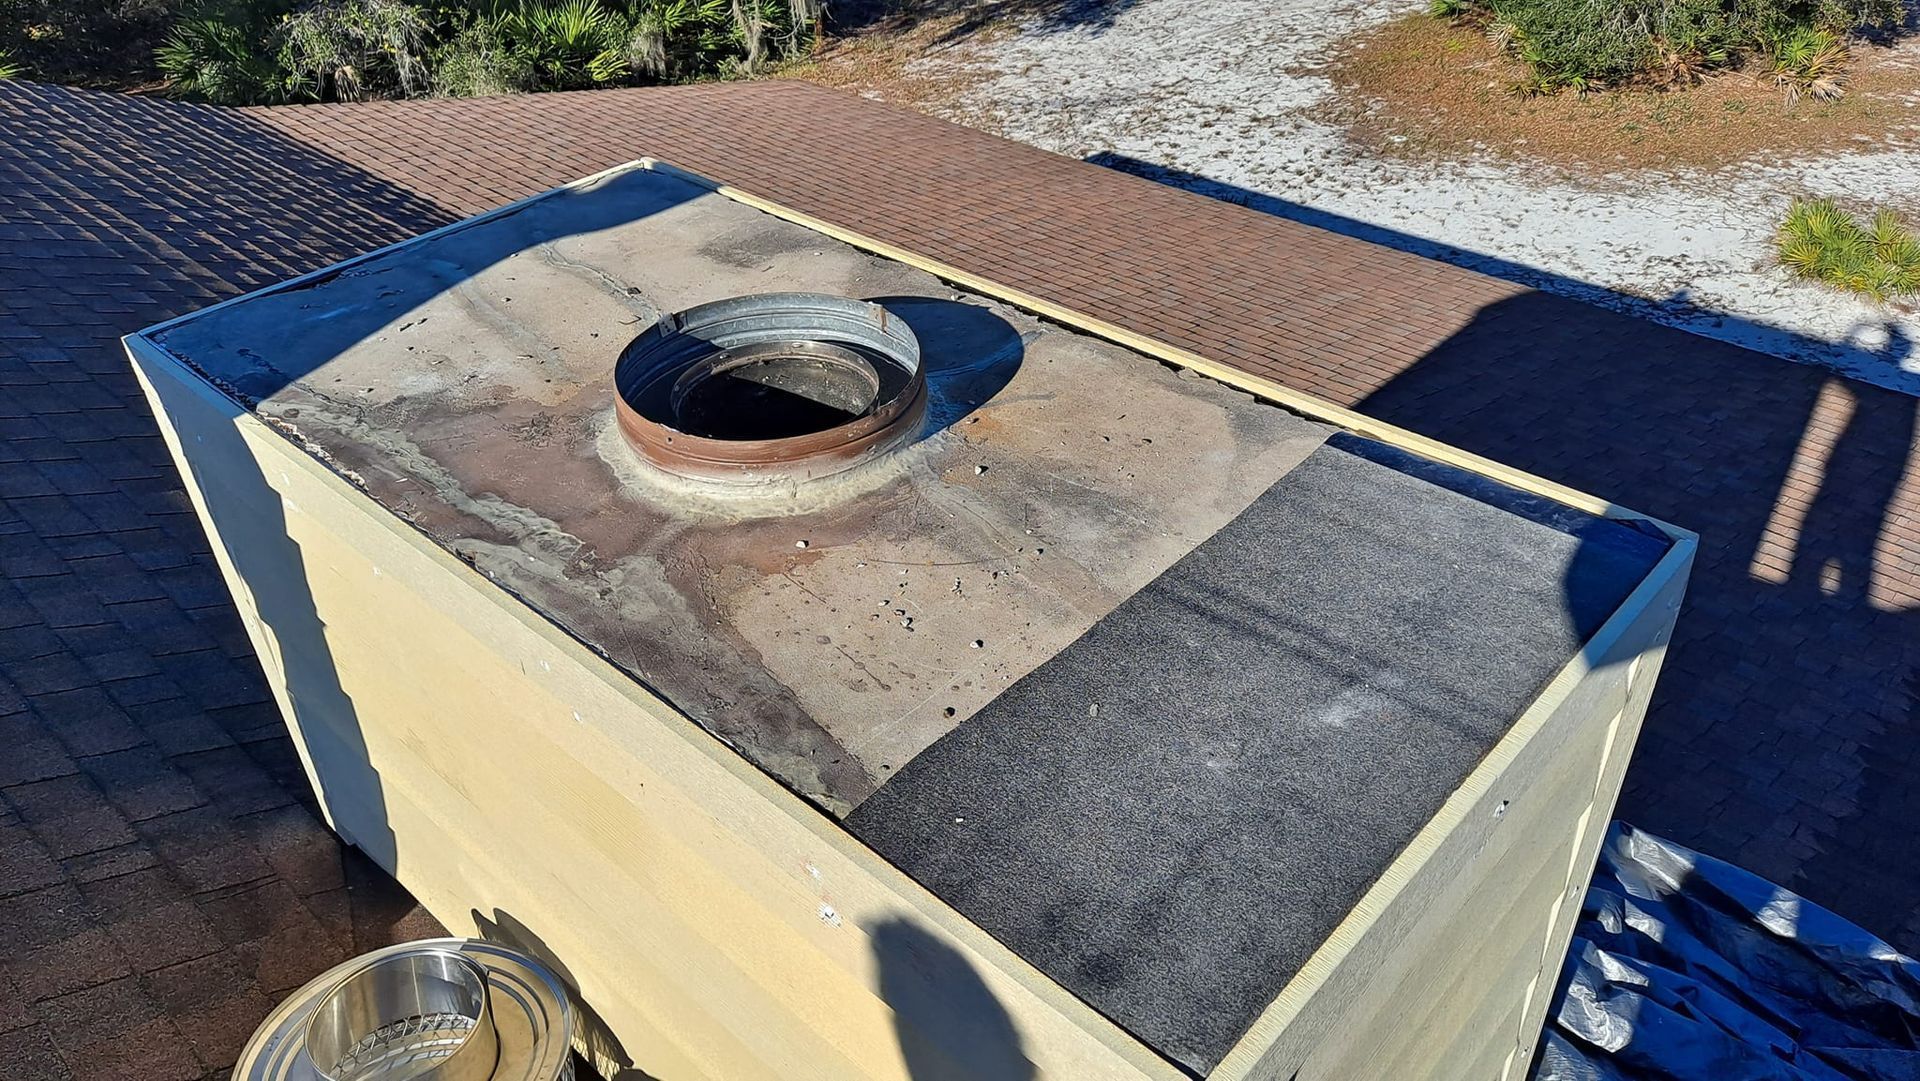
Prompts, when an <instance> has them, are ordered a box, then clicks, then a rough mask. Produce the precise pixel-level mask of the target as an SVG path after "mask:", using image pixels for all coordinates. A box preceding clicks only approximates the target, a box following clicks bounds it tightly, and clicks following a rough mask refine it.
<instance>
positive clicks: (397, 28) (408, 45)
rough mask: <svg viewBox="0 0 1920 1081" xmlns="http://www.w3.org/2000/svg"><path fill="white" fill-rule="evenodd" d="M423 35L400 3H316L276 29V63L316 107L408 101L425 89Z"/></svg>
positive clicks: (416, 16) (422, 22)
mask: <svg viewBox="0 0 1920 1081" xmlns="http://www.w3.org/2000/svg"><path fill="white" fill-rule="evenodd" d="M427 31H428V28H427V22H426V19H425V18H424V17H423V16H422V15H421V14H420V12H419V10H417V9H415V8H413V7H410V6H408V5H407V4H405V3H402V2H401V0H318V2H316V3H313V4H311V5H309V6H307V7H305V8H302V9H301V10H300V12H299V13H298V14H295V15H293V16H291V17H289V18H288V19H286V20H285V21H284V22H283V23H281V25H280V27H279V33H278V37H279V40H280V48H279V51H278V53H277V55H276V59H277V61H278V62H279V65H280V67H281V68H282V69H283V70H284V71H285V72H286V75H287V85H288V87H289V89H291V90H292V91H293V92H295V93H296V94H299V95H301V96H304V97H311V98H313V99H314V100H316V101H358V100H360V99H362V98H366V97H409V96H411V95H413V94H417V93H420V92H421V91H423V90H425V89H426V86H427V68H426V63H425V57H424V54H425V51H426V42H427Z"/></svg>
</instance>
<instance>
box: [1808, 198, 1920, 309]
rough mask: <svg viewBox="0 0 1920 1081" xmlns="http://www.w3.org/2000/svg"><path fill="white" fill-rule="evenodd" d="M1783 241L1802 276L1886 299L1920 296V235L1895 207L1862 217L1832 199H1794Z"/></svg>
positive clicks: (1874, 297)
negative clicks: (1892, 209) (1863, 219)
mask: <svg viewBox="0 0 1920 1081" xmlns="http://www.w3.org/2000/svg"><path fill="white" fill-rule="evenodd" d="M1779 245H1780V262H1781V263H1782V264H1783V265H1785V266H1786V267H1787V269H1789V270H1791V271H1793V272H1794V273H1795V274H1798V275H1799V276H1801V277H1803V278H1808V279H1810V280H1813V281H1817V282H1823V283H1825V284H1827V285H1831V286H1833V287H1835V288H1837V289H1844V290H1846V291H1847V292H1849V293H1857V294H1859V295H1861V296H1864V297H1869V298H1871V299H1873V300H1877V301H1882V302H1885V301H1889V300H1894V299H1898V298H1903V297H1910V296H1914V295H1916V294H1920V239H1916V238H1915V237H1914V234H1913V231H1912V230H1911V229H1909V228H1907V225H1906V223H1905V222H1903V221H1901V220H1900V217H1899V215H1897V214H1895V213H1894V212H1893V211H1891V210H1881V211H1878V212H1877V213H1875V214H1874V215H1873V217H1872V218H1870V219H1868V220H1865V221H1862V220H1861V219H1860V218H1858V217H1856V216H1855V215H1853V214H1850V213H1848V212H1847V211H1845V210H1842V209H1841V208H1840V206H1839V204H1838V203H1835V202H1834V201H1833V200H1831V199H1795V200H1794V202H1793V206H1792V208H1791V209H1789V210H1788V211H1787V217H1786V220H1785V221H1783V222H1781V223H1780V236H1779Z"/></svg>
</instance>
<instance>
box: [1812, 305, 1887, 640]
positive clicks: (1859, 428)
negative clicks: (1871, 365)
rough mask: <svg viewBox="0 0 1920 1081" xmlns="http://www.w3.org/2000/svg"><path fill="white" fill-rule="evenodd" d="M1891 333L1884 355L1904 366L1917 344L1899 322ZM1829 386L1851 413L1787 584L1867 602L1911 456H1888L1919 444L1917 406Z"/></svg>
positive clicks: (1832, 383)
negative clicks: (1884, 531) (1884, 525)
mask: <svg viewBox="0 0 1920 1081" xmlns="http://www.w3.org/2000/svg"><path fill="white" fill-rule="evenodd" d="M1886 332H1887V345H1886V346H1885V347H1884V348H1883V349H1882V350H1880V351H1879V354H1880V356H1881V357H1882V358H1883V359H1884V360H1885V362H1886V363H1887V364H1889V365H1891V366H1893V367H1896V368H1897V367H1899V366H1900V365H1901V364H1902V362H1903V361H1905V360H1906V359H1907V357H1909V356H1911V355H1912V353H1913V342H1912V339H1910V338H1909V337H1908V336H1907V333H1906V331H1905V330H1904V329H1903V328H1901V327H1900V326H1899V325H1898V324H1896V323H1893V322H1888V323H1887V324H1886ZM1826 389H1827V390H1828V392H1829V393H1831V394H1835V395H1838V396H1840V397H1842V398H1843V399H1845V400H1846V403H1847V409H1848V410H1849V415H1848V418H1847V420H1846V424H1845V427H1844V428H1842V429H1841V431H1840V434H1839V436H1838V437H1836V438H1835V439H1834V440H1833V443H1832V446H1831V448H1830V449H1829V450H1828V452H1827V456H1826V461H1825V463H1824V465H1823V467H1822V468H1821V471H1820V482H1819V483H1820V487H1819V491H1818V492H1817V493H1816V494H1815V495H1814V497H1813V501H1812V502H1811V503H1810V504H1809V505H1808V506H1807V510H1806V515H1805V518H1804V520H1803V522H1802V523H1801V525H1800V529H1799V537H1798V540H1797V543H1796V545H1795V549H1794V556H1793V561H1792V569H1791V571H1790V572H1789V573H1788V577H1787V585H1788V587H1789V588H1790V589H1794V590H1798V591H1802V592H1805V591H1809V590H1817V591H1818V592H1819V593H1820V594H1822V595H1823V596H1826V597H1830V598H1834V599H1836V600H1838V601H1840V602H1842V603H1845V604H1865V603H1867V601H1868V598H1869V594H1870V593H1871V591H1872V584H1873V576H1874V568H1875V561H1876V552H1877V549H1878V547H1879V537H1880V531H1881V525H1882V523H1884V522H1885V521H1886V520H1887V517H1888V514H1889V511H1890V509H1891V508H1892V505H1893V502H1894V499H1895V498H1896V497H1897V496H1898V495H1899V492H1900V482H1901V472H1902V466H1903V465H1904V458H1900V459H1892V460H1890V459H1889V457H1888V455H1889V453H1891V452H1892V451H1891V450H1890V448H1898V449H1901V450H1904V449H1905V448H1907V447H1910V446H1911V445H1912V443H1913V438H1914V423H1915V422H1914V403H1913V402H1912V401H1911V400H1910V399H1903V398H1899V397H1890V396H1887V395H1883V394H1870V393H1862V392H1861V391H1860V390H1859V389H1856V388H1855V387H1854V386H1853V385H1851V384H1849V383H1847V382H1845V381H1843V380H1832V381H1830V382H1829V383H1828V386H1827V388H1826Z"/></svg>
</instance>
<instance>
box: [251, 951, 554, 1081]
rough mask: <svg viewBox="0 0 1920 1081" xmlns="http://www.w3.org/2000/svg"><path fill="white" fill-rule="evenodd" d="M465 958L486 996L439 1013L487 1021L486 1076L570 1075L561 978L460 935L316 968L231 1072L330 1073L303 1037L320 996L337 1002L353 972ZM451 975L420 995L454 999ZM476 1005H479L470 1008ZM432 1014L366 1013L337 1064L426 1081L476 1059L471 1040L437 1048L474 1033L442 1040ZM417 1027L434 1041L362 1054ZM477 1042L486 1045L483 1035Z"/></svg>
mask: <svg viewBox="0 0 1920 1081" xmlns="http://www.w3.org/2000/svg"><path fill="white" fill-rule="evenodd" d="M468 965H471V966H472V970H473V971H474V972H475V973H476V974H477V975H480V976H482V977H483V982H484V987H485V1001H484V1003H472V1004H467V1005H468V1007H469V1008H462V1009H457V1010H449V1011H446V1012H448V1013H450V1014H460V1015H461V1016H460V1017H450V1018H448V1019H447V1021H448V1024H449V1025H452V1026H456V1027H457V1026H459V1025H461V1024H467V1025H475V1024H487V1023H489V1022H490V1023H491V1027H492V1036H493V1038H494V1040H495V1041H496V1042H497V1045H498V1051H497V1058H496V1059H495V1064H494V1066H493V1068H492V1071H491V1073H490V1074H488V1075H486V1076H487V1078H488V1081H572V1078H573V1058H572V1056H571V1054H570V1047H571V1044H572V1041H573V1008H572V1005H571V1003H570V1002H569V1000H568V998H567V992H566V988H565V986H564V985H562V984H561V982H560V980H559V978H558V977H556V976H555V975H554V974H553V973H552V972H551V971H549V970H548V969H547V968H546V966H545V965H542V964H541V963H540V962H539V961H537V960H535V959H534V958H532V957H529V956H527V955H526V954H523V953H520V952H518V951H517V950H512V949H509V948H507V947H505V946H501V945H498V944H496V943H492V942H483V941H481V940H479V939H464V938H438V939H425V940H422V941H419V942H405V943H401V944H400V945H397V946H389V947H387V948H386V949H383V950H376V951H374V952H372V953H368V954H362V955H361V956H359V957H355V958H353V959H352V960H350V961H346V962H344V963H342V964H339V965H336V966H334V967H333V968H331V969H329V970H328V971H326V972H325V973H322V974H321V975H320V976H319V977H317V978H316V979H314V980H313V981H311V982H310V983H308V984H307V985H306V986H304V987H302V988H300V989H299V990H298V991H295V992H294V993H293V994H291V995H288V996H287V998H286V1000H285V1001H284V1002H282V1003H281V1004H280V1005H279V1006H278V1007H277V1008H276V1009H275V1010H274V1011H273V1012H272V1013H271V1014H268V1015H267V1019H266V1020H265V1021H264V1022H262V1023H261V1025H260V1027H259V1029H257V1030H256V1031H255V1032H254V1034H253V1038H252V1039H251V1040H249V1041H247V1046H246V1047H245V1048H244V1049H242V1050H241V1052H240V1058H239V1061H238V1062H236V1063H235V1064H234V1068H233V1075H232V1076H233V1078H234V1081H338V1077H339V1073H340V1070H341V1068H342V1066H343V1064H342V1063H340V1062H329V1063H320V1064H316V1063H315V1061H314V1058H313V1055H312V1053H311V1048H310V1044H309V1028H310V1025H312V1024H313V1022H314V1019H315V1016H316V1011H318V1010H319V1009H320V1007H321V1006H322V1004H323V1003H325V1002H328V1001H329V1000H332V1001H335V1002H337V1001H338V1000H339V998H340V996H339V995H338V994H336V992H339V991H341V989H342V988H343V987H348V986H350V985H351V983H352V981H355V980H356V978H359V979H361V980H363V981H364V980H369V979H388V980H390V978H391V976H392V975H393V974H394V973H395V972H396V971H399V970H401V969H410V970H413V971H417V972H424V973H428V974H431V973H434V972H441V973H444V974H446V975H447V976H449V977H456V974H457V973H458V972H460V971H461V970H464V969H466V968H467V966H468ZM423 966H424V967H423ZM455 984H464V981H461V980H459V979H457V978H452V979H451V980H450V981H449V986H447V987H434V988H427V989H424V990H423V993H422V996H421V997H422V999H423V1000H429V999H430V998H431V997H432V996H434V995H441V996H450V998H449V1001H454V1002H457V1001H459V999H460V993H459V988H458V987H457V986H453V985H455ZM465 986H471V985H465ZM404 999H405V996H404V995H403V996H400V997H399V998H398V999H395V998H393V997H392V996H383V1001H389V1002H393V1001H403V1000H404ZM474 1005H477V1006H479V1007H481V1008H479V1009H477V1010H476V1009H472V1008H470V1007H471V1006H474ZM400 1008H401V1009H405V1007H400ZM432 1021H433V1019H431V1018H423V1017H422V1016H421V1015H419V1014H415V1013H409V1015H408V1016H406V1017H399V1016H395V1017H391V1018H384V1019H370V1020H369V1021H367V1022H366V1026H367V1027H368V1028H369V1032H368V1033H367V1034H366V1035H367V1038H366V1039H350V1040H348V1041H347V1043H348V1045H349V1046H355V1047H356V1048H357V1055H356V1056H355V1059H354V1061H353V1062H350V1063H346V1064H345V1065H346V1066H347V1067H348V1068H349V1069H350V1072H351V1077H352V1081H375V1079H379V1081H402V1079H421V1081H425V1079H427V1078H432V1077H435V1075H436V1072H435V1071H436V1069H437V1068H438V1066H439V1065H440V1064H441V1063H443V1062H444V1063H454V1064H460V1065H461V1068H462V1069H466V1068H469V1067H470V1065H471V1063H472V1061H473V1059H474V1056H473V1053H472V1052H471V1051H470V1050H469V1051H467V1053H465V1054H462V1055H456V1056H451V1057H448V1056H444V1055H441V1054H440V1049H441V1048H444V1049H447V1050H452V1049H453V1048H455V1047H463V1048H471V1046H472V1045H473V1043H474V1042H475V1041H472V1040H466V1041H461V1040H449V1039H448V1038H447V1034H446V1027H445V1026H436V1025H435V1024H434V1023H432ZM423 1022H424V1023H423ZM423 1033H424V1036H425V1038H424V1042H423V1043H422V1046H423V1047H425V1046H426V1045H428V1044H432V1045H435V1046H434V1047H428V1048H427V1049H426V1051H425V1053H424V1054H420V1055H382V1054H377V1053H376V1054H372V1055H369V1054H367V1048H368V1044H369V1043H370V1042H377V1041H379V1040H383V1039H397V1040H407V1039H410V1038H412V1037H413V1036H418V1035H421V1034H423ZM339 1042H340V1039H339V1036H338V1034H337V1033H329V1034H328V1036H327V1037H326V1038H323V1039H321V1040H320V1044H321V1045H322V1046H331V1045H333V1044H338V1043H339ZM479 1042H480V1043H482V1044H483V1045H484V1043H485V1037H484V1035H483V1036H482V1038H481V1040H480V1041H479ZM335 1057H338V1056H335Z"/></svg>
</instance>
